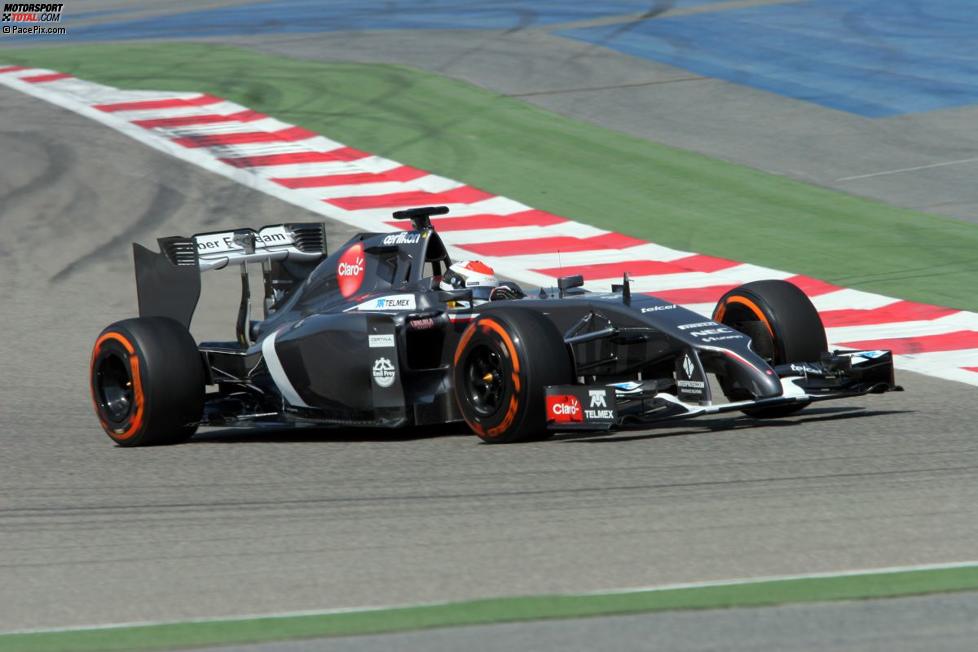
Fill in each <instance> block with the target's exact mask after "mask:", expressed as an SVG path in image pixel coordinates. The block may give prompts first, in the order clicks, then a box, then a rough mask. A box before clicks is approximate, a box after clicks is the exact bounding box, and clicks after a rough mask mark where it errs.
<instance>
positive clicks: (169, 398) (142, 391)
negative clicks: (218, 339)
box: [90, 317, 205, 446]
mask: <svg viewBox="0 0 978 652" xmlns="http://www.w3.org/2000/svg"><path fill="white" fill-rule="evenodd" d="M90 382H91V390H92V401H93V402H94V403H95V414H96V415H97V416H98V419H99V423H100V424H101V425H102V429H103V430H105V433H106V434H107V435H108V436H109V437H111V438H112V440H113V441H114V442H116V443H117V444H119V445H120V446H154V445H158V444H175V443H179V442H183V441H186V440H187V439H189V438H190V437H191V436H192V435H193V434H194V432H195V431H196V430H197V425H198V422H199V421H200V418H201V415H202V414H203V410H204V383H205V378H204V365H203V362H202V361H201V358H200V353H199V352H198V350H197V345H196V343H195V342H194V339H193V337H191V335H190V333H189V332H188V331H187V329H186V328H184V327H183V326H182V325H181V324H180V323H178V322H176V321H174V320H173V319H169V318H167V317H140V318H139V319H126V320H123V321H119V322H116V323H114V324H112V325H111V326H109V327H108V328H106V329H105V330H104V331H102V333H101V335H99V337H98V339H97V340H96V341H95V346H94V348H93V350H92V360H91V373H90Z"/></svg>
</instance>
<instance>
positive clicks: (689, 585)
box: [0, 561, 978, 640]
mask: <svg viewBox="0 0 978 652" xmlns="http://www.w3.org/2000/svg"><path fill="white" fill-rule="evenodd" d="M975 567H978V561H960V562H945V563H938V564H918V565H913V566H884V567H881V568H863V569H856V570H847V571H838V572H822V573H803V574H799V575H766V576H760V577H741V578H732V579H727V580H708V581H704V582H686V583H677V584H658V585H651V586H639V587H633V588H617V589H608V590H605V591H588V592H584V593H557V594H549V595H553V596H558V597H572V598H574V597H600V596H612V595H630V594H635V593H661V592H664V591H676V590H683V589H709V588H715V587H721V586H750V585H752V584H766V583H770V582H792V581H798V580H817V579H831V578H841V577H872V576H873V575H887V574H892V573H916V572H922V571H934V570H953V569H959V568H960V569H964V568H975ZM520 597H531V598H532V597H540V598H544V597H548V596H547V595H539V596H505V597H500V598H488V599H490V600H493V599H499V600H506V599H518V598H520ZM466 602H468V600H457V601H440V602H416V603H400V604H392V605H384V606H367V607H348V608H340V609H320V610H305V611H281V612H276V613H267V614H261V613H258V614H247V615H240V616H224V617H215V618H190V619H187V620H134V621H129V622H117V623H106V624H104V625H81V626H78V627H48V628H38V629H20V630H12V631H7V632H0V640H3V637H4V636H11V635H18V634H54V633H59V632H83V631H92V630H103V629H104V630H111V629H122V628H127V627H149V626H159V625H185V624H188V623H222V622H240V621H245V620H256V619H265V618H270V619H271V618H274V619H279V618H301V617H303V616H331V615H335V614H351V613H370V612H376V611H387V610H393V609H410V608H418V607H440V606H450V605H458V604H465V603H466Z"/></svg>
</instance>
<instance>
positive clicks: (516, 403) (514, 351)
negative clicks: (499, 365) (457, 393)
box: [454, 317, 525, 439]
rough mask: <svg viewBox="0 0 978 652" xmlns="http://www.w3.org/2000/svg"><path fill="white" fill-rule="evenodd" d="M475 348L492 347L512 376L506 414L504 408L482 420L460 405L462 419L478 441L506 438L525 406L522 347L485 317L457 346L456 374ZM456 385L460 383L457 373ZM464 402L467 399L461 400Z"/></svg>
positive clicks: (477, 322)
mask: <svg viewBox="0 0 978 652" xmlns="http://www.w3.org/2000/svg"><path fill="white" fill-rule="evenodd" d="M476 344H488V345H489V346H493V347H494V348H495V349H496V350H497V351H498V352H499V353H502V354H503V358H504V359H505V360H506V361H507V367H508V369H507V371H508V372H509V378H508V384H507V390H506V394H505V398H504V401H503V402H504V404H505V411H504V412H502V414H500V411H502V409H503V408H500V410H498V411H497V412H496V413H494V414H492V415H490V416H487V417H479V416H476V415H473V414H469V413H468V411H467V410H466V409H465V406H462V405H460V406H459V407H460V408H461V410H462V415H463V417H464V418H465V422H466V424H468V426H469V428H471V429H472V431H473V432H475V433H476V434H477V435H479V437H481V438H483V439H496V438H499V437H502V436H505V435H506V434H507V433H508V432H509V431H510V430H512V429H513V428H514V426H515V425H516V424H517V422H518V421H519V418H520V408H521V406H522V404H523V399H522V394H523V389H524V385H525V382H524V380H523V378H522V376H521V373H520V370H521V368H522V367H523V365H521V360H520V353H519V347H518V346H517V342H516V341H515V340H514V338H513V337H512V335H510V333H509V332H508V331H507V330H506V328H505V326H503V325H502V324H501V323H499V322H498V321H496V320H495V319H492V318H491V317H482V318H479V319H477V320H476V321H474V322H473V323H472V324H471V325H469V327H468V328H467V329H466V330H465V332H464V333H463V334H462V337H461V339H460V340H459V343H458V346H457V347H456V349H455V356H454V362H455V366H456V370H458V369H460V366H459V365H464V364H465V362H466V353H467V351H468V350H469V349H470V347H471V346H473V345H476ZM456 382H459V375H458V372H457V373H456ZM459 400H460V401H461V400H464V399H459Z"/></svg>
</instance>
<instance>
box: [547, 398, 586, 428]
mask: <svg viewBox="0 0 978 652" xmlns="http://www.w3.org/2000/svg"><path fill="white" fill-rule="evenodd" d="M547 420H548V421H554V422H557V423H577V422H581V421H584V415H583V413H582V411H581V402H580V401H578V400H577V397H576V396H573V395H571V394H557V395H555V396H548V397H547Z"/></svg>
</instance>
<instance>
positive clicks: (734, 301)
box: [713, 280, 828, 418]
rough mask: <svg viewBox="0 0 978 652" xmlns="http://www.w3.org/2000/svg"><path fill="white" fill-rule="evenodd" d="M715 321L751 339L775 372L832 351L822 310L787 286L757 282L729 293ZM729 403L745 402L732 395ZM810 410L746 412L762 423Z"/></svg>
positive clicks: (785, 283)
mask: <svg viewBox="0 0 978 652" xmlns="http://www.w3.org/2000/svg"><path fill="white" fill-rule="evenodd" d="M713 321H716V322H719V323H721V324H724V325H725V326H729V327H731V328H733V329H735V330H738V331H740V332H741V333H744V334H746V335H749V336H750V338H751V346H752V347H753V349H754V351H755V352H756V353H757V354H758V355H760V356H761V357H762V358H764V359H765V360H767V362H768V364H770V365H771V366H772V367H773V366H775V365H780V364H790V363H792V362H817V361H818V360H819V359H820V358H821V356H822V353H824V352H826V351H828V344H827V341H826V337H825V327H824V326H823V325H822V319H821V318H820V317H819V316H818V311H817V310H815V306H814V305H812V302H811V300H810V299H809V298H808V296H807V295H806V294H805V293H804V292H802V291H801V289H799V288H798V286H796V285H793V284H791V283H789V282H788V281H777V280H770V281H754V282H753V283H746V284H744V285H741V286H740V287H737V288H734V289H733V290H730V291H729V292H727V293H726V294H724V295H723V296H722V297H721V298H720V301H718V302H717V305H716V308H715V309H714V311H713ZM721 384H723V383H721ZM724 391H725V392H727V387H724ZM728 398H730V399H731V400H739V399H741V398H743V397H741V396H730V394H729V393H728ZM805 405H807V403H802V404H793V405H784V406H777V407H768V408H750V409H747V410H744V413H746V414H748V415H750V416H752V417H758V418H774V417H782V416H786V415H788V414H791V413H793V412H797V411H798V410H800V409H802V408H803V407H805Z"/></svg>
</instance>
